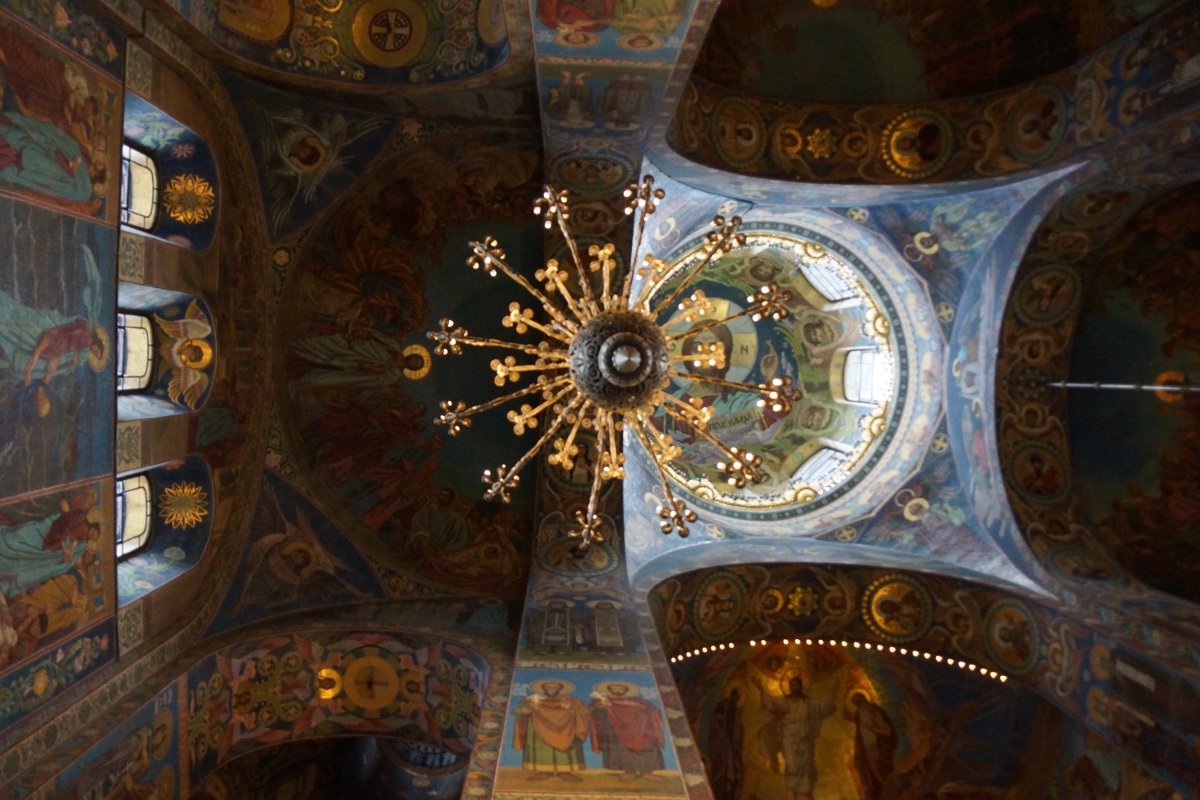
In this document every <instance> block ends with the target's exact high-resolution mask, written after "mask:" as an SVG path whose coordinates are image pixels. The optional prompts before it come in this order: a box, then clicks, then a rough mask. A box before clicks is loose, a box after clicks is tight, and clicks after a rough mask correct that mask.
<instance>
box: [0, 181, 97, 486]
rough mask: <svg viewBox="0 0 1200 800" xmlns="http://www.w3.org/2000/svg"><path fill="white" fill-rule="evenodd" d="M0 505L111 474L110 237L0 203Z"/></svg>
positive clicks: (93, 228) (44, 213)
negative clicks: (1, 501) (4, 500)
mask: <svg viewBox="0 0 1200 800" xmlns="http://www.w3.org/2000/svg"><path fill="white" fill-rule="evenodd" d="M0 213H2V214H3V215H4V217H5V219H8V220H11V221H12V224H11V225H7V226H4V228H3V230H2V231H0V252H2V253H4V255H5V257H4V259H3V261H4V267H3V268H0V269H2V273H0V274H2V275H3V277H0V410H2V412H3V413H2V414H0V497H12V496H14V495H18V494H23V493H25V492H31V491H37V490H38V489H42V488H46V487H50V486H57V485H60V484H64V483H69V482H72V481H77V480H81V479H84V478H91V477H95V476H98V475H105V474H108V473H110V472H112V468H113V427H112V424H111V422H109V423H106V424H95V421H96V420H100V419H107V420H111V419H112V415H113V405H114V400H113V398H114V383H113V370H114V362H115V358H114V357H113V347H114V338H115V333H114V328H113V322H114V320H115V311H114V304H113V301H114V299H115V297H116V280H115V274H116V263H115V261H116V232H115V231H114V230H113V229H111V228H106V227H102V226H100V225H97V224H94V223H89V222H86V221H84V220H80V219H76V218H73V217H69V216H65V215H62V214H53V213H51V212H48V211H45V210H43V209H40V208H36V207H34V206H30V205H27V204H25V203H18V202H15V201H12V200H8V199H0Z"/></svg>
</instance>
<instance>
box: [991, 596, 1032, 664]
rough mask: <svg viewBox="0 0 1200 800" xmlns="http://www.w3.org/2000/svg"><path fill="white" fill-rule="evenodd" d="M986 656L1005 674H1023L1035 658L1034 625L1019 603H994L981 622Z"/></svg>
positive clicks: (1025, 609)
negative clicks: (984, 619)
mask: <svg viewBox="0 0 1200 800" xmlns="http://www.w3.org/2000/svg"><path fill="white" fill-rule="evenodd" d="M983 627H984V631H985V635H986V637H987V638H986V643H987V651H988V655H990V656H991V657H992V660H993V661H995V662H996V663H997V664H999V665H1001V666H1003V667H1004V669H1005V671H1006V672H1009V673H1011V674H1013V675H1024V674H1025V673H1027V672H1029V671H1030V670H1031V669H1033V667H1034V665H1035V664H1036V663H1037V656H1038V633H1037V623H1036V622H1034V619H1033V613H1032V612H1030V610H1029V608H1028V606H1026V605H1025V604H1024V603H1022V602H1021V601H1019V600H1011V599H1005V600H1001V601H999V602H998V603H995V604H994V605H993V606H992V607H991V609H990V610H989V611H988V615H987V619H986V621H985V622H984V625H983Z"/></svg>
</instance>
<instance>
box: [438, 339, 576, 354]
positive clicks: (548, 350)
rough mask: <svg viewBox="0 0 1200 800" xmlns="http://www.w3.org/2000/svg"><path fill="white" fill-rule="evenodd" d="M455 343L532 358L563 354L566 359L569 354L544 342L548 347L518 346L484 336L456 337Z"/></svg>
mask: <svg viewBox="0 0 1200 800" xmlns="http://www.w3.org/2000/svg"><path fill="white" fill-rule="evenodd" d="M454 341H456V342H458V343H459V344H469V345H473V346H474V347H498V348H501V349H503V350H517V351H519V352H522V353H526V354H528V355H531V356H556V355H558V354H560V353H561V354H562V356H563V357H564V358H565V357H566V354H567V351H566V349H565V348H561V347H557V348H555V347H550V345H549V343H548V342H542V344H545V345H546V347H545V348H541V347H535V346H534V345H531V344H518V343H517V342H506V341H504V340H503V339H488V338H485V337H482V336H455V337H454Z"/></svg>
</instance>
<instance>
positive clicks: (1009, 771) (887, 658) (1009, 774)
mask: <svg viewBox="0 0 1200 800" xmlns="http://www.w3.org/2000/svg"><path fill="white" fill-rule="evenodd" d="M675 674H676V680H677V681H678V683H679V685H680V692H681V694H682V696H683V699H684V705H685V707H686V708H687V709H688V712H689V718H690V721H691V723H692V726H693V729H694V730H695V731H696V738H697V741H698V742H699V744H700V748H701V750H702V751H703V753H704V755H705V761H706V767H707V770H708V777H709V785H710V786H711V787H712V788H713V794H714V797H716V798H718V800H735V799H736V798H743V799H744V800H752V799H753V798H760V797H779V798H784V797H787V798H803V797H814V796H815V797H820V798H822V800H826V799H828V800H885V799H890V798H901V797H923V796H926V795H933V796H937V797H954V798H958V797H978V796H981V795H983V796H991V793H995V794H997V795H1000V794H1003V793H1006V792H1008V793H1011V796H1014V797H1032V796H1034V792H1035V791H1036V790H1037V789H1038V788H1039V787H1040V786H1041V785H1043V782H1044V780H1045V776H1046V774H1047V773H1048V772H1050V771H1051V770H1053V769H1054V768H1055V767H1056V766H1057V763H1056V762H1057V760H1058V748H1057V746H1056V745H1058V742H1057V741H1055V740H1056V739H1057V738H1059V737H1060V736H1061V733H1060V732H1061V729H1062V725H1063V719H1062V714H1061V712H1059V711H1058V710H1057V709H1054V708H1052V707H1051V706H1049V704H1046V703H1044V702H1041V701H1039V699H1038V698H1037V696H1036V695H1034V694H1033V693H1032V692H1029V691H1027V690H1023V689H1021V688H1018V687H1016V686H1014V685H1006V684H1002V683H999V682H998V681H993V680H990V679H987V678H983V677H981V676H979V675H975V674H971V673H970V672H968V671H966V670H963V669H959V668H958V667H957V666H951V665H948V664H936V663H926V662H925V661H924V660H922V661H920V662H918V661H914V660H913V659H909V658H904V657H902V656H899V655H894V654H891V653H880V652H878V651H870V652H868V651H864V650H861V649H853V648H843V647H838V646H833V645H817V644H813V645H806V644H799V643H794V644H783V643H782V642H780V643H774V644H769V645H766V646H761V647H754V648H739V649H737V650H726V651H724V652H718V653H716V654H714V655H712V656H710V657H709V658H708V659H707V660H702V659H697V660H695V661H693V662H689V663H688V665H687V666H685V667H682V668H679V669H677V670H676V673H675ZM1048 745H1052V746H1048Z"/></svg>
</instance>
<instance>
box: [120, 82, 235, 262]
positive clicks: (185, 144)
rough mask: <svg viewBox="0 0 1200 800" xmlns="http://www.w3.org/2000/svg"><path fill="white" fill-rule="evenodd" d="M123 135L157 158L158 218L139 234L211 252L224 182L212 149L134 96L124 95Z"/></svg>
mask: <svg viewBox="0 0 1200 800" xmlns="http://www.w3.org/2000/svg"><path fill="white" fill-rule="evenodd" d="M123 133H124V136H125V139H127V140H128V141H129V142H130V143H131V144H132V145H133V146H135V147H137V148H138V149H140V150H142V151H143V152H145V153H147V154H149V155H150V156H152V157H153V159H154V163H155V166H156V168H157V170H158V187H159V194H158V205H159V213H158V218H157V219H156V220H155V223H154V227H153V228H152V229H151V230H149V231H145V232H142V231H139V234H142V235H146V236H152V237H154V238H155V239H161V240H162V241H164V242H170V243H171V244H175V245H178V246H180V247H186V248H188V249H190V250H207V249H208V247H209V245H211V244H212V242H213V238H214V237H215V236H216V234H217V220H218V219H219V216H220V215H219V213H218V208H217V200H218V198H219V197H220V194H221V190H220V183H219V181H218V175H217V160H216V155H215V154H214V153H213V150H212V147H211V146H210V145H209V144H208V142H206V141H205V140H204V138H203V137H202V136H200V135H199V134H198V133H196V132H195V131H193V130H192V129H191V128H189V127H187V126H186V125H184V124H183V123H182V122H179V121H178V120H176V119H175V118H174V117H172V116H170V115H168V114H167V113H165V112H164V111H162V109H160V108H158V107H156V106H155V105H153V104H152V103H150V102H149V101H147V100H145V99H143V98H141V97H139V96H138V95H136V94H134V93H133V92H126V94H125V117H124V124H123Z"/></svg>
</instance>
